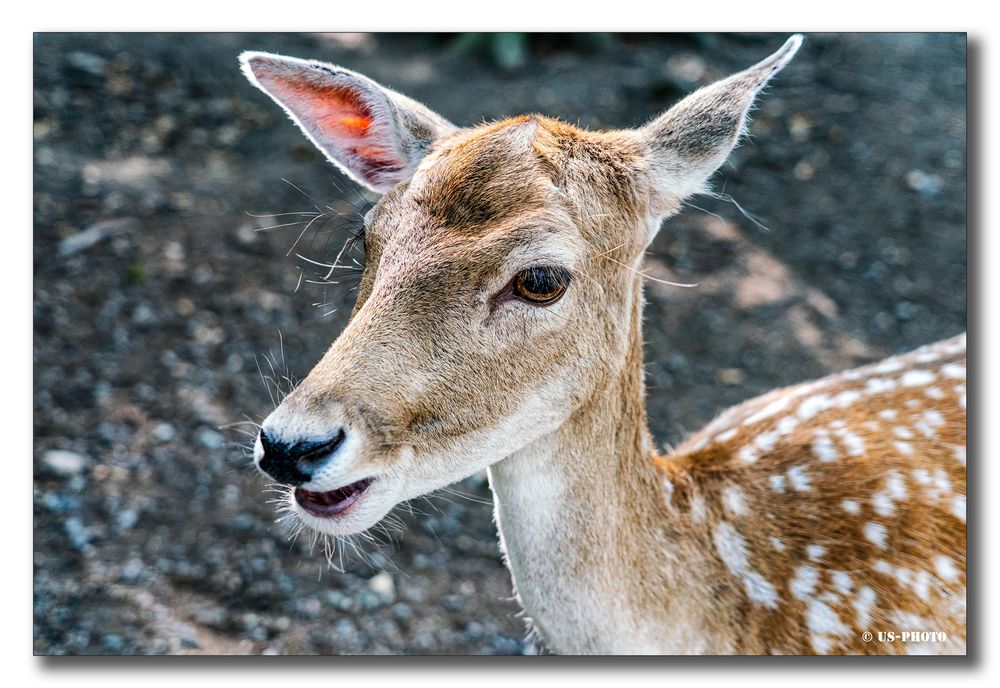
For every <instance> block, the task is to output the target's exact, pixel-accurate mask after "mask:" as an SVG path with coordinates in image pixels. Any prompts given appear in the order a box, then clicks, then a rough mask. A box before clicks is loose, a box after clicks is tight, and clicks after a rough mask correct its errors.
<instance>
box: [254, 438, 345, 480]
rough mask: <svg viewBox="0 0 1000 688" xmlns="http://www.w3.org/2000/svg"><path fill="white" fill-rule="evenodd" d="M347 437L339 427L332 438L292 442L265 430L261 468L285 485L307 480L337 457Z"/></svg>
mask: <svg viewBox="0 0 1000 688" xmlns="http://www.w3.org/2000/svg"><path fill="white" fill-rule="evenodd" d="M346 437H347V435H346V433H345V432H344V431H343V430H338V431H337V433H336V434H335V435H334V436H333V437H332V438H328V439H323V440H315V441H310V440H303V441H301V442H295V443H292V444H289V443H287V442H281V441H278V440H275V439H273V438H271V437H270V436H268V434H267V433H266V432H265V431H263V430H261V431H260V445H261V447H262V448H263V449H264V456H263V457H262V458H261V460H260V464H259V465H260V469H261V470H262V471H264V472H265V473H267V474H268V475H269V476H271V477H272V478H274V479H275V480H277V481H278V482H279V483H284V484H285V485H301V484H302V483H307V482H309V481H310V480H312V476H313V474H314V473H315V472H316V471H318V470H319V469H320V468H322V467H323V465H324V464H326V462H327V461H329V460H330V459H331V458H332V457H333V454H334V453H335V452H336V451H337V449H338V448H339V447H340V445H341V444H343V443H344V439H345V438H346Z"/></svg>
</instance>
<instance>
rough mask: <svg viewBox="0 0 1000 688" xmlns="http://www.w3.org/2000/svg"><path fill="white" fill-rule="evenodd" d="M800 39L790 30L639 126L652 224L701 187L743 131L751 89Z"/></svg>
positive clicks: (753, 93)
mask: <svg viewBox="0 0 1000 688" xmlns="http://www.w3.org/2000/svg"><path fill="white" fill-rule="evenodd" d="M801 45H802V36H801V35H799V34H796V35H794V36H792V37H791V38H789V39H788V40H787V41H786V42H785V44H784V45H783V46H781V49H779V50H778V51H777V52H776V53H774V54H773V55H771V56H770V57H768V58H767V59H765V60H763V61H761V62H758V63H757V64H755V65H754V66H753V67H750V68H749V69H747V70H745V71H742V72H739V73H738V74H734V75H732V76H730V77H728V78H726V79H723V80H722V81H717V82H715V83H714V84H710V85H709V86H706V87H704V88H702V89H699V90H697V91H695V92H694V93H692V94H691V95H689V96H687V97H686V98H684V99H683V100H682V101H680V102H679V103H677V104H676V105H674V106H673V107H672V108H670V109H669V110H668V111H667V112H665V113H664V114H662V115H660V116H659V117H658V118H656V119H655V120H653V121H652V122H650V123H649V124H648V125H646V126H645V127H643V128H642V129H640V130H639V135H640V137H641V140H642V144H643V149H644V151H645V154H646V157H647V159H648V162H649V169H650V174H651V176H652V180H651V181H652V187H653V193H652V195H653V198H652V203H651V206H652V212H653V215H654V216H655V218H656V227H658V226H659V220H660V219H662V218H663V217H666V216H668V215H670V214H672V213H674V212H676V211H677V210H678V209H679V208H680V204H681V202H682V201H683V200H684V199H685V198H687V197H688V196H691V195H694V194H697V193H702V192H704V191H705V190H706V188H707V182H708V178H709V177H710V176H711V175H712V173H713V172H715V170H716V169H718V167H719V166H720V165H721V164H722V163H723V162H725V160H726V158H727V157H728V156H729V153H730V151H732V150H733V148H734V147H735V146H736V144H737V142H738V141H739V139H740V136H742V135H743V134H744V133H745V131H746V125H747V120H748V114H749V112H750V108H751V106H752V105H753V101H754V99H755V98H756V97H757V94H758V93H759V92H760V90H761V89H762V88H763V87H764V85H765V84H767V82H768V81H769V80H770V79H771V77H773V76H774V75H775V74H777V73H778V71H779V70H781V68H782V67H784V66H785V65H786V64H788V62H789V61H790V60H791V59H792V57H793V56H794V55H795V53H796V51H798V49H799V46H801ZM654 232H655V229H654Z"/></svg>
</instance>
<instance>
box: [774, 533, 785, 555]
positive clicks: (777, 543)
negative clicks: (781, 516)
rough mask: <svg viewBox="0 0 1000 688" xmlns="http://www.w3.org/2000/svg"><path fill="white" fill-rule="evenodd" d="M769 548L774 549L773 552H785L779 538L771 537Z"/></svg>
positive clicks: (783, 544)
mask: <svg viewBox="0 0 1000 688" xmlns="http://www.w3.org/2000/svg"><path fill="white" fill-rule="evenodd" d="M771 547H774V551H775V552H784V551H785V543H784V542H783V541H782V540H781V538H778V537H774V536H773V535H772V536H771Z"/></svg>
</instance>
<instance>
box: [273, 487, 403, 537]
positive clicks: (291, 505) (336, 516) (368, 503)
mask: <svg viewBox="0 0 1000 688" xmlns="http://www.w3.org/2000/svg"><path fill="white" fill-rule="evenodd" d="M399 493H400V486H399V485H398V484H396V481H394V480H393V479H391V478H390V476H386V475H381V476H372V477H368V478H363V479H362V480H358V481H356V482H353V483H350V484H348V485H344V486H342V487H339V488H336V489H333V490H327V491H324V492H316V491H311V490H304V489H302V488H295V489H290V490H289V491H288V494H287V497H286V504H287V510H288V511H289V512H291V513H292V514H294V516H295V518H296V520H297V521H298V522H299V523H301V524H302V525H304V526H306V527H307V528H310V529H312V530H315V531H317V532H319V533H323V534H325V535H333V536H342V535H353V534H355V533H360V532H362V531H365V530H368V529H369V528H371V527H372V526H374V525H375V524H376V523H378V522H379V521H380V520H382V518H384V517H385V516H386V514H388V513H389V512H390V511H391V510H392V508H393V507H394V506H396V504H397V503H398V502H399Z"/></svg>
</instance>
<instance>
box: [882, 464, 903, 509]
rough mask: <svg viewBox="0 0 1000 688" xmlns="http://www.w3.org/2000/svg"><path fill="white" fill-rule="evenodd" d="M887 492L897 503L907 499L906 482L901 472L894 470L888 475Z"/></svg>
mask: <svg viewBox="0 0 1000 688" xmlns="http://www.w3.org/2000/svg"><path fill="white" fill-rule="evenodd" d="M885 490H886V492H888V493H889V496H890V497H892V498H893V499H894V500H896V501H897V502H899V501H902V500H904V499H906V481H905V480H903V476H902V474H901V473H900V472H899V471H896V470H892V471H889V472H888V473H886V477H885Z"/></svg>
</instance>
